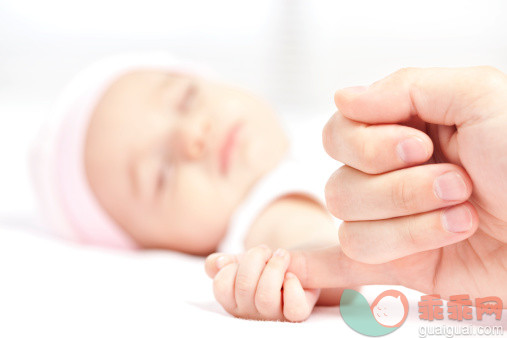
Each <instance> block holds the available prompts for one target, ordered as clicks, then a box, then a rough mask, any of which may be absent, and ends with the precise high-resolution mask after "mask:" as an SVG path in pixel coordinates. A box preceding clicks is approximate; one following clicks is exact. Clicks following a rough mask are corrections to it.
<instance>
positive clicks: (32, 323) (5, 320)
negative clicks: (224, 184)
mask: <svg viewBox="0 0 507 338" xmlns="http://www.w3.org/2000/svg"><path fill="white" fill-rule="evenodd" d="M203 262H204V259H203V258H201V257H193V256H188V255H183V254H178V253H172V252H162V251H151V252H141V253H122V252H116V251H108V250H103V249H97V248H86V247H79V246H74V245H72V244H68V243H63V242H60V241H57V240H54V239H51V238H47V237H44V236H42V235H39V234H37V233H32V232H29V231H26V230H23V229H19V228H16V227H13V226H6V225H5V224H4V225H2V226H0V337H66V338H67V337H108V338H109V337H180V336H191V337H197V335H198V334H201V335H205V336H212V337H215V336H217V337H218V336H219V337H238V336H247V337H248V336H261V335H266V334H267V335H268V336H269V337H271V336H273V337H274V336H281V335H283V336H287V337H308V336H310V337H311V336H314V335H318V336H319V337H327V336H329V337H339V336H346V337H349V336H356V335H357V336H360V335H359V334H356V333H355V332H354V331H352V329H350V328H349V327H348V326H347V325H346V324H345V322H344V321H343V320H342V319H341V317H340V311H339V308H338V307H317V308H316V309H315V311H314V313H313V314H312V315H311V317H310V318H309V319H308V320H307V321H306V322H304V323H286V322H261V321H250V320H242V319H237V318H234V317H232V316H230V315H228V314H227V313H226V312H225V311H224V310H223V309H222V308H221V307H220V305H219V304H218V303H217V302H216V301H215V300H214V297H213V292H212V283H211V280H210V279H209V278H208V277H207V276H206V274H205V273H204V269H203ZM387 288H388V287H386V286H370V287H365V288H363V290H362V293H363V294H364V295H365V296H366V298H367V299H368V300H369V301H370V302H371V301H372V300H373V299H374V298H375V297H376V296H377V295H378V294H379V293H380V292H381V291H383V290H386V289H387ZM396 289H399V290H402V292H404V293H405V295H407V297H408V298H409V302H410V310H409V316H408V319H407V321H406V322H405V323H404V324H403V326H402V327H401V328H400V329H399V330H397V331H395V332H394V333H392V334H390V335H389V336H390V337H414V336H417V335H418V329H419V327H420V326H421V325H426V326H427V325H428V323H426V322H422V321H421V320H419V319H418V308H417V301H418V298H419V293H417V292H415V291H411V290H408V289H405V288H400V287H397V288H396ZM506 316H507V313H505V312H504V315H503V318H502V321H503V322H505V320H504V319H505V318H507V317H506ZM487 323H490V324H495V323H493V321H489V322H488V321H486V322H484V321H483V322H482V323H480V324H481V325H486V324H487ZM443 324H445V325H453V323H451V322H448V321H446V320H444V321H438V322H437V323H433V324H431V325H440V326H441V325H443ZM495 325H499V323H498V322H496V324H495ZM504 325H505V324H504Z"/></svg>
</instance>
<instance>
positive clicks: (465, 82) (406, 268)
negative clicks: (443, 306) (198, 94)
mask: <svg viewBox="0 0 507 338" xmlns="http://www.w3.org/2000/svg"><path fill="white" fill-rule="evenodd" d="M335 102H336V105H337V107H338V111H337V112H336V113H335V114H334V115H333V116H332V117H331V119H330V120H329V122H328V123H327V125H326V126H325V128H324V132H323V141H324V146H325V149H326V151H327V152H328V153H329V155H330V156H332V157H333V158H335V159H336V160H338V161H341V162H343V163H344V164H345V166H343V167H341V168H340V169H339V170H337V171H336V172H335V173H334V174H333V175H332V176H331V178H330V179H329V181H328V184H327V186H326V199H327V206H328V208H329V210H330V212H331V213H333V214H334V215H335V216H337V217H338V218H340V219H343V220H344V222H343V224H342V225H341V227H340V230H339V238H340V243H341V247H336V248H330V249H327V250H320V251H314V252H295V253H292V263H291V266H290V268H289V270H290V271H293V272H295V273H296V275H297V276H298V277H299V278H300V280H301V282H302V284H303V287H308V288H322V287H336V286H348V285H361V284H401V285H404V286H407V287H410V288H413V289H416V290H419V291H422V292H424V293H431V294H433V293H436V294H440V295H441V296H442V297H443V298H448V297H449V296H450V295H455V294H469V295H470V296H471V297H472V298H474V297H484V296H498V297H501V298H502V299H503V302H504V306H507V282H506V281H507V245H506V243H507V76H506V75H505V74H503V73H502V72H500V71H498V70H496V69H494V68H491V67H473V68H455V69H444V68H431V69H414V68H409V69H402V70H400V71H397V72H395V73H393V74H392V75H390V76H388V77H387V78H385V79H382V80H380V81H378V82H375V83H374V84H372V85H371V86H369V87H352V88H347V89H343V90H339V91H338V92H337V93H336V95H335Z"/></svg>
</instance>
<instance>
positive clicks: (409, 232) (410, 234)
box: [404, 215, 420, 247]
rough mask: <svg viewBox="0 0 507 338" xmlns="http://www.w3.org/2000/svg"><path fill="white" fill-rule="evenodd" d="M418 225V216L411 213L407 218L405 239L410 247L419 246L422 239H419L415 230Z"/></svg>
mask: <svg viewBox="0 0 507 338" xmlns="http://www.w3.org/2000/svg"><path fill="white" fill-rule="evenodd" d="M416 227H417V221H416V216H414V215H410V216H407V218H406V224H405V227H404V228H405V234H404V237H405V238H404V240H405V242H406V243H408V245H409V246H410V247H415V246H418V244H419V242H420V240H419V239H418V236H417V232H416V231H415V230H416Z"/></svg>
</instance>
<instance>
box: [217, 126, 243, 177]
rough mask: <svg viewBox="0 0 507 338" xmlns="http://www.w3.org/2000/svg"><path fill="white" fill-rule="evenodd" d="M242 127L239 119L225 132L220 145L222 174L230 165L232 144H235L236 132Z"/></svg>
mask: <svg viewBox="0 0 507 338" xmlns="http://www.w3.org/2000/svg"><path fill="white" fill-rule="evenodd" d="M241 127H242V123H241V122H240V121H238V122H236V123H234V124H233V125H232V126H231V127H230V128H229V129H228V130H227V132H226V134H225V139H224V142H223V143H222V146H221V147H220V151H219V161H220V172H221V173H222V174H223V175H227V173H228V172H229V167H230V158H231V154H232V151H233V150H234V146H235V144H236V139H237V134H238V132H239V130H240V129H241Z"/></svg>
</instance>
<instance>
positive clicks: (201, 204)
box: [85, 70, 288, 254]
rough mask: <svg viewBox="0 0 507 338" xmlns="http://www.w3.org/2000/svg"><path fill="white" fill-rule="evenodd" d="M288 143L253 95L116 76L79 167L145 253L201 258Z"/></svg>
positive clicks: (180, 80)
mask: <svg viewBox="0 0 507 338" xmlns="http://www.w3.org/2000/svg"><path fill="white" fill-rule="evenodd" d="M287 146H288V141H287V138H286V136H285V134H284V133H283V130H282V128H281V126H280V125H279V123H278V120H277V119H276V117H275V115H274V113H273V111H272V110H271V109H270V107H269V106H268V105H267V104H265V103H264V102H262V101H260V100H258V99H257V98H255V97H253V96H251V95H249V94H247V93H245V92H243V91H241V90H239V89H235V88H231V87H228V86H226V85H222V84H217V83H212V82H207V81H205V80H202V79H199V78H194V77H190V76H187V75H176V74H170V73H166V72H162V71H153V70H139V71H135V72H131V73H129V74H126V75H124V76H122V77H121V78H119V79H118V80H117V81H116V82H115V83H114V84H113V85H112V86H111V87H110V88H109V89H108V90H107V92H106V93H105V94H104V96H103V97H102V98H101V100H100V102H99V104H98V105H97V107H96V109H95V111H94V113H93V116H92V119H91V121H90V126H89V129H88V133H87V137H86V144H85V166H86V173H87V176H88V180H89V182H90V185H91V187H92V190H93V192H94V193H95V195H96V196H97V199H98V200H99V202H100V203H101V204H102V206H103V207H104V208H105V210H106V211H107V212H108V213H109V214H110V215H111V216H112V218H113V219H114V220H115V221H116V222H118V223H119V224H120V225H121V226H122V227H123V228H124V230H125V231H126V232H127V233H128V234H129V235H130V236H131V237H132V238H133V239H134V240H135V241H136V242H137V243H138V244H140V245H141V246H142V247H149V248H164V249H172V250H178V251H182V252H188V253H194V254H207V253H209V252H211V251H213V250H214V249H215V248H216V246H217V244H218V243H219V241H220V240H221V238H222V237H223V236H224V234H225V231H226V229H227V225H228V222H229V219H230V216H231V215H232V213H233V211H234V210H235V208H236V207H237V206H238V205H239V203H240V202H241V200H242V199H243V198H244V197H245V195H246V194H247V192H248V190H249V189H250V188H251V187H252V185H253V184H254V183H255V181H256V180H257V179H259V178H260V177H261V176H262V175H263V174H264V173H266V172H267V171H269V170H270V169H271V168H273V167H274V166H275V165H276V163H277V162H278V161H279V159H280V158H281V156H282V155H283V153H284V152H285V151H286V149H287Z"/></svg>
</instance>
